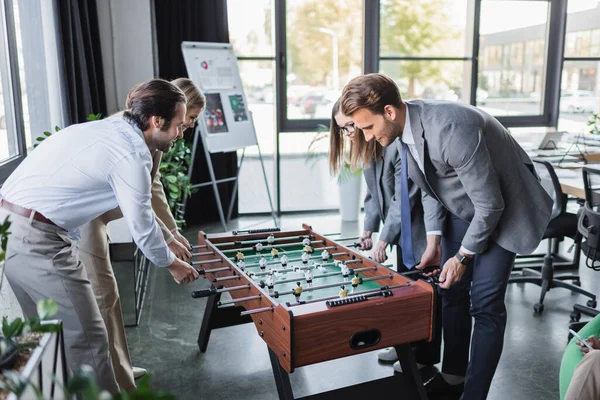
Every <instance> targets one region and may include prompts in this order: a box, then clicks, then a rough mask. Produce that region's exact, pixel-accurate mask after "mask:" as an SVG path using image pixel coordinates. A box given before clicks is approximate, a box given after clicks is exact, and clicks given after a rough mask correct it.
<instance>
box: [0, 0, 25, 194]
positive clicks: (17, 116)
mask: <svg viewBox="0 0 600 400" xmlns="http://www.w3.org/2000/svg"><path fill="white" fill-rule="evenodd" d="M14 21H15V19H14V10H13V4H12V1H11V0H0V52H2V54H4V55H7V56H8V57H6V61H2V62H0V72H1V74H2V82H3V85H2V88H3V93H2V95H3V96H4V99H5V102H4V107H5V118H6V128H7V134H9V135H10V134H11V132H10V129H11V128H14V135H13V136H12V137H13V139H12V140H16V142H17V143H16V144H17V154H16V155H14V156H12V157H10V158H8V159H7V160H4V161H2V162H0V186H1V185H2V184H3V183H4V181H6V179H7V178H8V177H9V176H10V174H11V173H12V172H13V171H14V170H15V169H16V168H17V167H18V166H19V164H20V163H21V162H23V160H24V159H25V157H26V156H27V146H26V141H25V125H24V121H23V106H22V102H21V85H20V80H19V64H18V63H19V61H18V56H17V41H16V34H17V33H16V27H15V22H14ZM10 140H11V139H10V138H9V142H10Z"/></svg>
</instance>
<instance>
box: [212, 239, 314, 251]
mask: <svg viewBox="0 0 600 400" xmlns="http://www.w3.org/2000/svg"><path fill="white" fill-rule="evenodd" d="M314 243H320V244H323V243H325V241H324V240H315V241H313V242H311V243H310V244H311V245H312V244H314ZM295 246H302V243H284V244H280V245H277V246H271V245H267V246H263V248H262V250H264V251H271V249H273V248H274V247H276V248H278V249H283V248H287V247H295ZM246 250H254V247H242V248H241V249H228V250H221V251H222V252H223V253H235V252H238V251H246Z"/></svg>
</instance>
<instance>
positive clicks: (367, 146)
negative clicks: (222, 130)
mask: <svg viewBox="0 0 600 400" xmlns="http://www.w3.org/2000/svg"><path fill="white" fill-rule="evenodd" d="M329 142H330V147H329V167H330V170H331V172H332V174H334V175H335V174H337V173H338V172H339V171H340V169H341V168H344V167H345V165H346V164H348V165H349V166H350V169H351V170H355V169H356V168H358V167H360V166H362V167H363V174H364V177H365V181H366V182H367V194H366V196H365V203H364V208H365V219H364V230H363V233H362V235H361V237H360V244H361V250H370V249H371V248H373V241H372V239H371V237H372V235H373V232H378V231H379V226H380V223H381V222H383V223H384V225H383V229H382V230H381V233H380V235H379V240H378V241H377V243H376V244H375V246H374V248H373V259H374V260H375V261H377V262H380V263H382V262H384V261H385V260H386V258H387V256H386V249H387V246H388V245H392V246H393V245H396V253H397V263H396V265H397V266H398V272H404V271H407V270H408V269H407V268H406V267H404V265H403V263H402V249H401V248H400V243H401V241H400V179H401V168H400V165H401V159H400V153H399V152H398V148H397V146H394V145H391V146H388V147H382V146H381V145H380V144H379V143H377V141H375V140H372V141H370V142H367V141H365V138H364V136H363V134H362V132H361V131H360V130H359V129H357V128H356V127H355V126H354V123H353V122H352V119H351V118H350V117H348V116H346V115H344V114H342V112H341V110H340V101H339V100H338V101H337V102H336V103H335V104H334V105H333V108H332V110H331V124H330V139H329ZM411 183H412V182H411ZM396 189H397V190H398V192H396ZM409 195H410V198H411V203H412V208H411V217H412V232H411V235H412V241H413V253H414V259H415V260H420V259H421V256H422V255H423V252H424V251H425V248H426V246H427V243H426V234H425V223H424V222H423V206H422V204H421V191H420V189H419V188H418V187H417V185H414V184H412V185H411V187H410V188H409ZM412 200H414V201H412ZM378 357H379V359H380V360H381V361H386V362H395V364H394V369H395V370H397V371H399V372H401V369H400V363H399V362H397V360H398V356H397V355H396V351H395V350H394V348H390V349H386V350H383V351H382V352H380V353H379V355H378ZM417 361H420V360H417ZM425 362H426V363H427V364H430V363H429V362H427V361H425Z"/></svg>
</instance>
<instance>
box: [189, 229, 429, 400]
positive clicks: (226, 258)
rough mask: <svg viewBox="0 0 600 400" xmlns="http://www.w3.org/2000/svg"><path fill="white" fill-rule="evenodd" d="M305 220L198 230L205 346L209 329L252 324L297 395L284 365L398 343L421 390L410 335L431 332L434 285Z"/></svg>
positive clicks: (285, 391) (288, 391)
mask: <svg viewBox="0 0 600 400" xmlns="http://www.w3.org/2000/svg"><path fill="white" fill-rule="evenodd" d="M302 227H303V229H302V230H297V231H287V232H281V231H278V230H273V229H271V230H256V231H249V232H244V233H242V232H236V231H233V232H231V233H221V234H211V235H206V234H204V233H203V232H200V233H199V235H198V245H197V246H194V251H195V253H193V255H194V261H193V262H192V264H193V265H194V266H195V267H196V269H197V271H198V272H199V273H200V274H201V276H202V277H204V278H206V279H208V280H209V281H210V282H211V287H210V288H209V289H205V290H197V291H194V292H193V293H192V297H195V298H198V297H208V301H207V305H206V310H205V314H204V318H203V321H202V326H201V329H200V333H199V337H198V345H199V347H200V351H202V352H204V351H206V348H207V345H208V339H209V337H210V332H211V331H212V330H213V329H216V328H222V327H226V326H232V325H237V324H240V323H246V322H252V323H254V325H255V326H256V329H257V332H258V334H259V336H260V337H261V338H262V339H263V340H264V341H265V343H266V344H267V346H268V349H269V355H270V358H271V364H272V367H273V373H274V375H275V380H276V383H277V390H278V393H279V397H280V398H281V399H293V398H294V396H293V391H292V388H291V385H290V381H289V376H288V374H289V373H292V372H293V371H294V369H295V368H298V367H302V366H307V365H311V364H315V363H319V362H323V361H328V360H333V359H337V358H341V357H346V356H350V355H355V354H359V353H364V352H368V351H373V350H377V349H382V348H386V347H395V348H396V351H397V353H398V356H399V359H400V362H401V364H402V368H403V371H404V372H403V374H404V375H405V377H407V378H408V379H409V380H410V381H411V382H412V383H413V384H414V385H415V386H416V387H417V392H418V394H419V397H420V398H422V399H425V398H426V394H425V391H424V388H423V385H422V383H421V378H420V376H419V371H418V369H417V367H416V363H415V359H414V356H413V352H412V348H411V343H415V342H419V341H431V340H432V337H433V335H434V321H433V319H434V298H435V293H434V292H435V290H434V288H433V286H432V285H431V284H430V283H427V282H425V281H423V280H418V279H417V280H412V279H409V278H407V277H405V276H402V275H400V274H398V273H397V272H395V271H393V270H391V269H389V268H387V267H385V266H382V265H381V264H379V263H376V262H375V261H373V260H371V259H369V258H366V257H364V256H362V255H361V254H360V253H359V252H358V251H356V250H354V249H353V248H352V245H350V246H348V247H347V246H344V245H342V244H341V242H343V241H346V240H338V241H335V240H332V239H329V238H328V237H326V236H324V235H320V234H318V233H317V232H314V231H313V230H312V228H311V227H309V226H308V225H303V226H302ZM354 248H355V246H354ZM225 293H228V294H229V295H230V297H231V299H226V300H225V299H223V298H222V295H223V294H225Z"/></svg>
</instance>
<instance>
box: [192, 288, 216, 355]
mask: <svg viewBox="0 0 600 400" xmlns="http://www.w3.org/2000/svg"><path fill="white" fill-rule="evenodd" d="M220 300H221V293H216V294H211V295H210V296H208V300H207V302H206V308H205V309H204V318H202V326H201V327H200V332H199V333H198V347H199V348H200V352H201V353H204V352H205V351H206V347H207V346H208V339H209V338H210V332H211V331H212V324H211V322H212V318H213V317H214V315H215V314H216V313H217V312H218V310H217V306H218V304H219V301H220Z"/></svg>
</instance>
